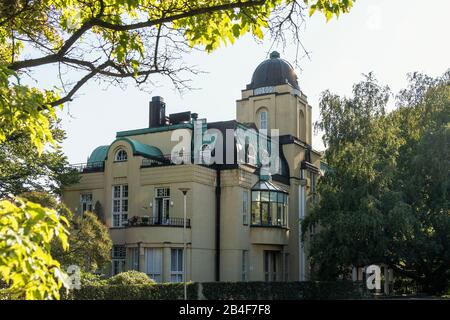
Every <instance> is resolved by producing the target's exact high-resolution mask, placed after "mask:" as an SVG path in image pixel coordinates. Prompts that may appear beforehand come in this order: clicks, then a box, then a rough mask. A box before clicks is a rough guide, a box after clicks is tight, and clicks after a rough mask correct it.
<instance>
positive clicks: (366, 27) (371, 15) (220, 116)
mask: <svg viewBox="0 0 450 320" xmlns="http://www.w3.org/2000/svg"><path fill="white" fill-rule="evenodd" d="M449 12H450V1H448V0H428V1H422V0H417V1H414V0H395V1H392V0H357V1H356V2H355V4H354V7H353V9H352V10H351V11H350V13H349V14H346V15H341V16H340V17H339V19H333V20H332V21H330V22H328V23H326V22H325V18H324V17H323V16H321V15H319V14H315V15H314V16H313V17H311V18H308V19H307V20H306V24H305V27H304V28H303V30H302V34H301V37H302V44H303V46H304V47H305V48H306V49H307V50H308V52H309V58H304V59H302V60H300V61H299V63H298V65H297V66H296V68H295V69H296V73H297V75H298V81H299V85H300V89H301V91H302V92H303V93H304V94H306V95H307V97H308V102H309V104H310V105H311V106H312V110H313V121H317V120H318V116H319V109H318V104H319V97H320V93H321V92H322V91H324V90H326V89H329V90H330V91H332V92H334V93H337V94H340V95H347V96H348V95H350V94H351V90H352V85H353V84H354V83H356V82H358V81H360V80H361V79H362V74H364V73H368V72H370V71H373V72H374V74H375V76H376V77H377V78H378V80H379V81H380V82H381V83H383V84H386V85H388V86H389V87H390V88H391V89H392V91H394V92H397V91H398V90H400V89H402V88H404V87H405V86H406V85H407V81H406V74H407V73H408V72H413V71H420V72H424V73H426V74H428V75H430V76H439V75H441V74H442V73H444V71H445V70H447V69H448V68H450V41H449V31H450V19H448V13H449ZM270 45H271V42H270V41H269V40H267V41H265V42H263V43H257V42H255V41H254V40H253V38H252V37H250V36H246V37H243V38H242V39H239V40H238V41H236V42H235V43H234V44H233V45H228V46H226V47H221V48H220V49H218V50H216V51H214V52H213V53H210V54H207V53H204V52H193V53H191V54H189V55H188V56H186V63H188V64H191V65H197V66H198V67H199V68H200V69H201V70H203V71H205V73H202V74H198V75H193V76H192V81H191V83H190V85H191V86H192V87H194V88H197V89H196V90H192V91H188V92H185V93H184V94H183V95H180V94H179V93H178V92H176V91H175V90H174V88H173V86H172V85H171V83H170V82H169V81H166V80H164V79H163V80H161V81H160V82H159V83H158V85H157V86H154V87H148V88H147V90H149V91H151V92H147V91H146V92H144V91H140V90H138V89H137V88H135V87H134V86H133V85H129V86H128V87H127V88H126V89H122V88H118V87H114V86H109V87H106V86H105V85H99V84H97V83H96V82H89V83H88V84H87V85H85V86H84V87H83V88H82V89H81V90H80V91H79V92H78V93H77V95H76V97H75V99H74V101H73V102H71V103H70V104H69V105H67V106H66V107H65V108H64V109H63V111H61V112H59V116H60V117H61V118H62V127H63V129H65V130H66V133H67V139H66V140H65V141H64V142H63V150H64V152H65V153H66V155H67V156H68V159H69V162H70V163H81V162H86V160H87V157H88V156H89V155H90V153H91V152H92V150H93V149H94V148H95V147H97V146H99V145H107V144H110V143H111V142H113V141H114V139H115V134H116V132H117V131H122V130H131V129H139V128H145V127H147V126H148V103H149V101H150V100H151V97H152V96H154V95H158V96H162V97H163V98H164V100H165V102H166V114H169V113H175V112H181V111H187V110H190V111H192V112H196V113H198V114H199V117H200V118H207V120H208V121H223V120H231V119H235V115H236V110H235V109H236V100H237V99H239V98H240V94H241V90H242V89H245V86H246V85H247V84H248V83H250V80H251V77H252V74H253V71H254V69H255V68H256V67H257V65H258V64H259V63H260V62H262V61H263V60H264V59H266V58H268V53H269V49H270ZM273 49H274V50H277V51H279V52H280V54H281V58H284V59H286V60H288V61H290V62H293V61H294V60H295V57H296V53H297V44H295V43H289V44H287V45H286V46H285V47H284V48H283V47H282V46H279V47H274V48H273ZM44 76H45V72H44ZM75 79H76V78H75ZM37 80H38V81H39V79H37ZM42 80H43V81H44V82H45V79H42ZM313 148H314V149H316V150H323V149H324V147H323V144H322V141H321V137H320V135H315V136H314V138H313Z"/></svg>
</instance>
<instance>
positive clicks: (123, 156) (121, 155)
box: [116, 149, 128, 161]
mask: <svg viewBox="0 0 450 320" xmlns="http://www.w3.org/2000/svg"><path fill="white" fill-rule="evenodd" d="M127 160H128V154H127V152H126V151H125V150H123V149H120V150H119V151H117V153H116V161H127Z"/></svg>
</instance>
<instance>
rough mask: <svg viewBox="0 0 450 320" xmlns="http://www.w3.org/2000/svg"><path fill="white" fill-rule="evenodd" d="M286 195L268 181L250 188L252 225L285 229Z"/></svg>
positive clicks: (287, 198)
mask: <svg viewBox="0 0 450 320" xmlns="http://www.w3.org/2000/svg"><path fill="white" fill-rule="evenodd" d="M288 201H289V196H288V193H287V192H286V191H285V190H283V189H282V188H280V187H278V186H276V185H275V184H273V183H272V182H270V181H263V180H261V181H259V182H257V183H256V184H255V185H254V186H253V187H252V225H253V226H274V227H287V225H288V221H287V217H288Z"/></svg>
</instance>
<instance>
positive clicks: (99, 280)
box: [81, 272, 107, 286]
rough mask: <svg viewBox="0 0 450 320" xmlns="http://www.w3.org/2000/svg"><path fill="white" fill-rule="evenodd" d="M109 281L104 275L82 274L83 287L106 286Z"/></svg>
mask: <svg viewBox="0 0 450 320" xmlns="http://www.w3.org/2000/svg"><path fill="white" fill-rule="evenodd" d="M106 284H107V280H106V279H105V277H104V276H103V275H100V274H95V273H89V272H82V273H81V285H82V286H95V285H106Z"/></svg>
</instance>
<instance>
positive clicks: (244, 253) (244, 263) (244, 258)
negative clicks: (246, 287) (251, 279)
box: [241, 250, 248, 281]
mask: <svg viewBox="0 0 450 320" xmlns="http://www.w3.org/2000/svg"><path fill="white" fill-rule="evenodd" d="M241 279H242V281H248V250H242V277H241Z"/></svg>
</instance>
